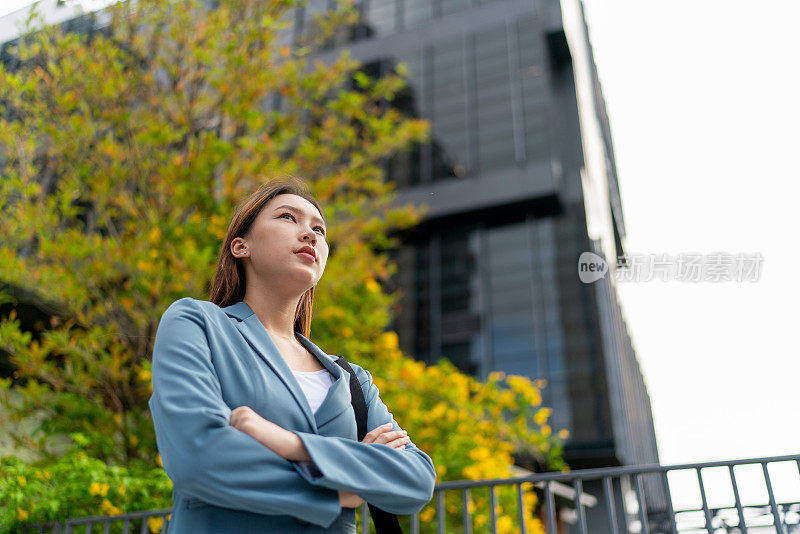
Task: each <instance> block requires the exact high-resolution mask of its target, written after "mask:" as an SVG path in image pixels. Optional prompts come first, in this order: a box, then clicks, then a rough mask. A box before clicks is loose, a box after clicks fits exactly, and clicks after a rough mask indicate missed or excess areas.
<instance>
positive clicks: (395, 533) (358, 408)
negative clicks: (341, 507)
mask: <svg viewBox="0 0 800 534" xmlns="http://www.w3.org/2000/svg"><path fill="white" fill-rule="evenodd" d="M336 363H338V364H339V367H341V368H342V369H344V370H345V371H347V372H348V373H350V397H351V404H352V405H353V411H354V412H355V414H356V427H357V428H358V441H361V440H362V439H364V436H366V435H367V401H366V400H365V399H364V390H362V389H361V384H359V383H358V378H356V373H355V372H354V371H353V368H352V367H350V364H349V363H347V360H345V359H344V358H342V357H341V356H338V357H337V360H336ZM367 505H368V506H369V515H370V516H372V522H373V523H374V524H375V530H376V532H377V534H403V531H402V529H401V528H400V522H399V521H398V520H397V516H396V515H395V514H391V513H389V512H387V511H385V510H381V509H380V508H378V507H377V506H375V505H374V504H371V503H367Z"/></svg>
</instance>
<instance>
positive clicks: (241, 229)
mask: <svg viewBox="0 0 800 534" xmlns="http://www.w3.org/2000/svg"><path fill="white" fill-rule="evenodd" d="M282 194H291V195H297V196H300V197H303V198H304V199H306V200H308V201H309V202H311V203H312V204H313V205H314V206H315V207H316V208H317V210H319V213H320V215H321V216H322V218H323V221H324V219H325V215H324V214H323V213H322V208H321V207H320V205H319V203H318V202H317V200H316V199H315V198H314V197H313V196H312V195H311V193H310V192H309V190H308V186H307V185H306V183H305V182H303V181H302V180H300V179H299V178H296V177H294V176H291V175H285V176H281V177H280V178H275V179H273V180H270V181H269V182H267V183H265V184H263V185H262V186H261V187H259V188H258V190H257V191H255V192H254V193H252V194H251V195H250V196H249V197H247V198H245V199H244V200H242V201H241V202H239V204H238V205H237V206H236V209H235V210H234V213H233V217H232V218H231V222H230V224H229V225H228V232H227V233H226V234H225V239H224V240H223V242H222V247H221V248H220V250H219V259H217V272H216V273H215V274H214V281H213V282H212V283H211V292H210V296H209V300H210V301H211V302H213V303H214V304H216V305H217V306H219V307H221V308H223V307H225V306H230V305H231V304H235V303H237V302H239V301H241V300H242V299H244V294H245V290H246V289H247V283H246V278H245V272H244V266H243V265H242V260H241V258H236V257H234V256H233V254H231V242H232V241H233V240H234V239H235V238H237V237H244V234H246V233H247V232H249V231H250V228H251V227H252V226H253V222H254V221H255V220H256V217H257V216H258V214H259V213H260V212H261V210H262V209H263V207H264V206H265V205H266V204H267V202H269V201H270V200H271V199H272V198H273V197H275V196H277V195H282ZM315 287H316V286H315ZM313 305H314V287H312V288H310V289H309V290H308V291H306V292H305V293H303V295H302V296H301V297H300V300H299V302H298V303H297V309H296V310H295V314H294V329H295V331H297V332H300V333H301V334H303V335H304V336H305V337H307V338H308V337H310V335H311V311H312V307H313Z"/></svg>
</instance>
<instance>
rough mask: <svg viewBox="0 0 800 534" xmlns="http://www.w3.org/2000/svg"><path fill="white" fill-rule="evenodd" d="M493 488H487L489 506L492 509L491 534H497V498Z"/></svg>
mask: <svg viewBox="0 0 800 534" xmlns="http://www.w3.org/2000/svg"><path fill="white" fill-rule="evenodd" d="M494 490H495V487H494V486H489V506H491V507H492V534H497V511H496V510H495V507H496V506H497V496H496V495H495V492H494Z"/></svg>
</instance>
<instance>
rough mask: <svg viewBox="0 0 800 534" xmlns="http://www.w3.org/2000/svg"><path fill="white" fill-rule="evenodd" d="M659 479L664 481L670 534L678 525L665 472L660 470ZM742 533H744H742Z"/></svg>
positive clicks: (676, 530) (676, 529)
mask: <svg viewBox="0 0 800 534" xmlns="http://www.w3.org/2000/svg"><path fill="white" fill-rule="evenodd" d="M661 479H662V480H663V481H664V491H665V492H666V493H667V513H668V514H669V528H671V529H672V530H671V532H672V534H678V526H677V525H676V524H675V509H674V508H673V507H672V491H670V489H669V478H668V477H667V472H666V471H662V472H661ZM742 534H744V533H742Z"/></svg>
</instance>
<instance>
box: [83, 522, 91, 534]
mask: <svg viewBox="0 0 800 534" xmlns="http://www.w3.org/2000/svg"><path fill="white" fill-rule="evenodd" d="M92 524H93V523H92V522H91V521H88V522H87V523H86V528H85V529H83V534H92Z"/></svg>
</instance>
